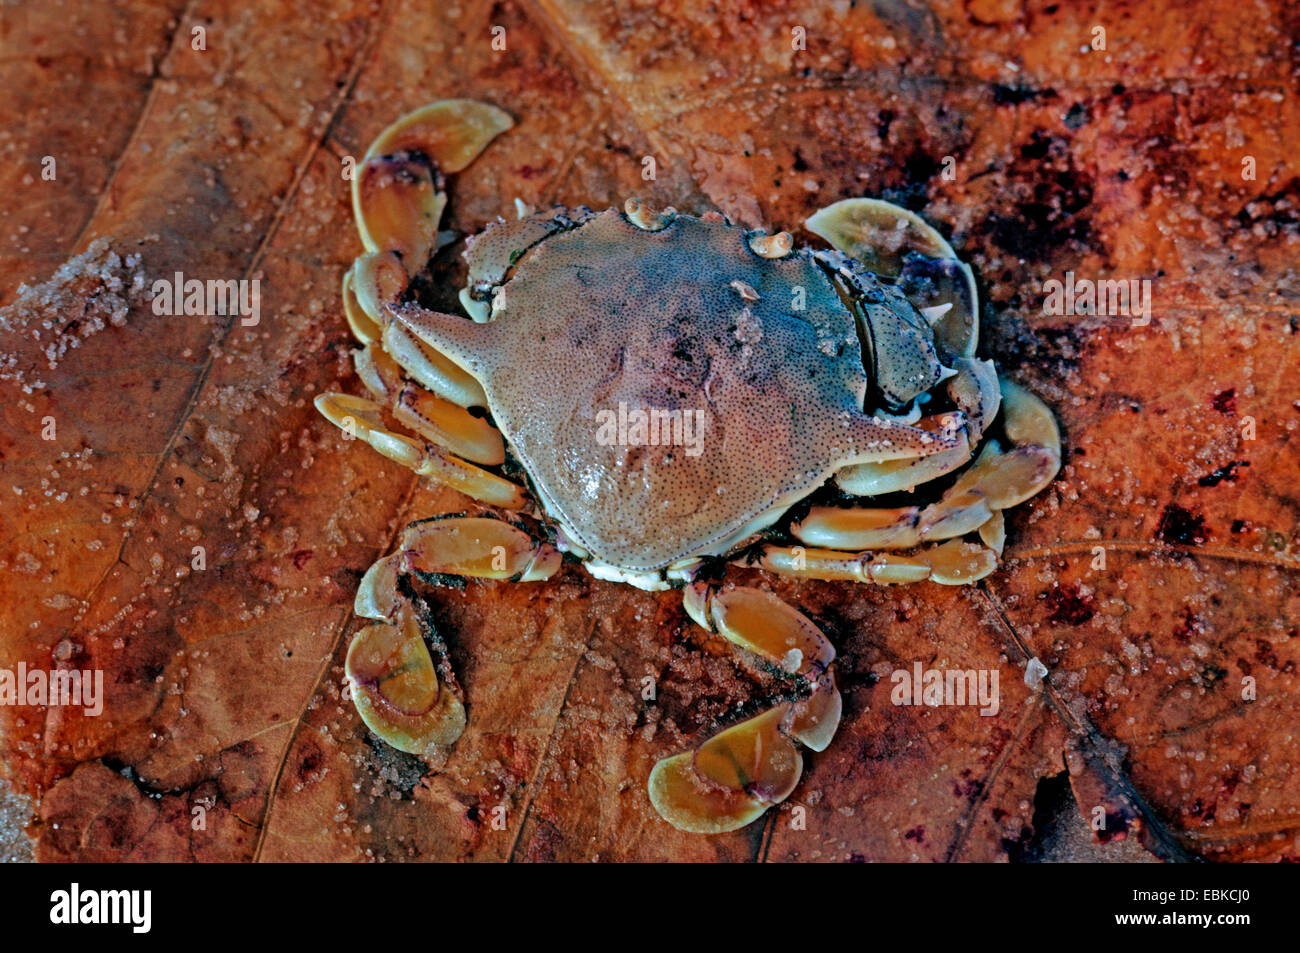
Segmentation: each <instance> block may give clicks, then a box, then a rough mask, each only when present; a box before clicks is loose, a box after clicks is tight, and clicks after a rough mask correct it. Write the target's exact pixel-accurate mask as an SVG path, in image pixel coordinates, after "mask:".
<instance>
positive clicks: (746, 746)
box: [649, 583, 841, 834]
mask: <svg viewBox="0 0 1300 953" xmlns="http://www.w3.org/2000/svg"><path fill="white" fill-rule="evenodd" d="M683 602H684V605H685V608H686V612H687V614H688V615H690V617H691V618H692V619H694V620H695V621H696V622H697V623H699V624H700V625H701V626H703V627H704V628H705V629H707V630H708V631H710V632H713V633H717V634H721V635H722V636H723V637H725V638H726V639H727V640H728V641H730V642H731V643H732V644H734V645H736V646H738V647H740V648H741V649H743V650H745V651H746V652H749V653H752V654H753V655H755V656H757V657H758V658H760V659H762V660H763V661H764V662H766V663H767V664H769V665H771V666H773V667H775V668H778V669H779V670H781V671H783V672H784V673H785V674H786V675H788V676H790V677H792V678H794V679H795V680H796V681H797V682H798V683H799V684H800V687H801V691H800V694H801V695H802V696H803V697H802V698H801V699H800V700H799V701H794V702H784V703H782V704H779V705H777V706H776V707H774V708H771V709H769V710H768V711H765V712H763V713H762V714H759V715H755V716H754V717H752V718H748V719H746V720H745V721H742V722H740V723H739V724H736V725H733V726H732V727H730V728H727V729H726V730H724V731H721V732H719V733H718V734H716V735H714V736H713V737H711V738H709V739H708V740H706V741H705V742H703V743H702V744H701V745H700V746H699V747H698V748H696V749H695V750H694V751H687V752H684V753H682V754H678V755H672V756H670V757H667V758H664V759H662V760H661V761H659V763H658V764H656V765H655V766H654V769H653V770H652V771H651V772H650V782H649V793H650V801H651V803H652V804H654V806H655V810H657V811H658V812H659V814H660V816H661V817H663V818H664V820H666V821H668V822H669V823H670V824H672V825H673V826H674V827H676V828H678V829H679V830H683V831H688V832H693V833H706V834H719V833H723V832H725V831H733V830H736V829H737V828H740V827H744V826H745V825H746V824H749V823H751V822H752V821H754V820H755V819H756V818H758V817H759V816H760V815H761V814H762V813H763V812H764V811H766V810H767V809H768V808H769V807H772V806H773V805H775V804H779V803H781V802H782V801H784V800H785V799H786V798H787V797H789V796H790V792H791V791H793V790H794V788H795V785H797V784H798V783H799V777H800V775H801V774H802V773H803V758H802V756H801V755H800V754H799V748H798V747H797V745H796V744H795V742H799V743H801V744H803V745H805V746H806V747H808V748H811V749H812V750H814V751H823V750H825V749H826V746H827V745H829V744H830V742H831V738H832V737H833V736H834V734H835V729H836V728H837V727H838V726H839V722H840V712H841V702H840V694H839V692H838V691H837V690H836V688H835V678H834V675H833V674H832V671H831V664H832V662H833V661H834V659H835V649H834V647H833V646H832V645H831V643H830V641H829V640H828V639H827V638H826V636H824V635H823V634H822V632H821V630H820V629H818V628H817V626H815V625H813V623H812V622H811V621H809V619H808V618H807V617H806V616H804V615H803V614H802V613H800V612H797V611H796V610H795V609H793V608H791V607H790V606H789V605H787V604H786V603H785V602H783V601H782V600H781V599H779V598H777V597H776V596H774V595H772V594H771V593H768V592H764V591H762V590H761V589H752V588H748V587H739V586H738V587H735V588H730V589H726V590H721V591H720V590H718V589H716V588H714V587H713V586H711V585H709V584H707V583H693V584H692V585H690V586H688V587H687V589H686V593H685V598H684V600H683Z"/></svg>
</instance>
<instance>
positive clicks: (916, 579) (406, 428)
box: [316, 99, 1060, 833]
mask: <svg viewBox="0 0 1300 953" xmlns="http://www.w3.org/2000/svg"><path fill="white" fill-rule="evenodd" d="M512 124H513V123H512V120H511V117H510V116H509V115H508V114H507V113H505V112H504V111H502V110H501V109H499V108H497V107H495V106H492V105H489V104H486V103H482V102H477V101H473V100H464V99H457V100H444V101H440V102H436V103H433V104H431V105H428V106H426V107H424V108H422V109H419V110H417V111H415V112H413V113H411V114H409V115H407V116H405V117H403V118H402V119H400V120H398V121H397V122H395V123H394V124H393V125H391V126H389V127H388V128H387V129H386V130H384V131H383V133H381V134H380V136H379V137H378V138H377V139H376V140H375V142H374V144H373V145H372V146H371V147H370V149H369V151H368V152H367V153H366V156H365V158H364V160H363V161H362V163H361V164H360V165H359V166H358V168H357V172H356V175H355V177H354V179H353V183H352V185H353V190H352V200H353V209H354V213H355V216H356V221H357V226H358V229H359V231H360V234H361V239H362V242H363V244H364V245H365V249H366V252H365V254H363V255H362V256H361V257H360V258H358V259H357V260H356V262H355V264H354V265H353V266H352V268H351V269H350V270H349V271H348V272H347V274H346V276H345V277H344V280H343V289H342V290H343V301H344V310H345V313H346V315H347V319H348V323H349V325H350V327H351V329H352V331H353V333H354V334H355V336H356V338H357V340H358V341H359V342H360V347H359V348H358V349H357V350H356V351H355V352H354V359H355V369H356V373H357V376H358V377H359V378H360V380H361V382H362V383H363V384H364V386H365V387H366V389H367V390H368V391H369V392H370V396H369V397H363V396H357V395H352V394H345V393H327V394H322V395H320V396H319V397H318V398H317V399H316V406H317V408H318V409H319V410H320V412H321V413H322V414H323V415H324V416H325V417H327V418H328V419H329V420H330V421H332V422H333V423H335V424H336V425H338V426H339V427H341V428H343V429H344V430H345V431H346V432H347V433H348V434H349V435H350V436H352V437H357V438H361V439H364V440H365V441H367V442H368V443H369V444H370V445H371V446H372V447H373V448H374V449H375V450H377V451H379V452H380V453H382V454H383V455H385V456H386V457H389V458H391V459H392V460H395V461H397V462H399V463H401V464H404V465H405V466H407V467H410V468H411V469H412V470H414V471H415V472H416V473H418V474H420V475H422V476H424V477H426V478H428V479H429V480H432V481H436V482H438V483H441V484H444V485H446V486H448V487H451V488H453V489H455V490H457V491H459V492H460V493H462V494H464V495H465V496H467V497H470V498H471V499H472V500H474V501H476V506H477V509H476V510H475V511H474V512H475V513H476V515H465V514H462V515H455V516H446V517H434V518H432V519H425V520H419V521H417V522H414V523H411V524H410V525H408V526H406V527H405V528H404V529H403V530H402V531H401V533H400V538H399V542H398V545H397V547H396V549H395V551H394V552H392V553H391V554H389V555H386V556H384V557H383V558H381V559H379V560H378V562H376V563H375V564H374V565H373V566H371V567H370V569H369V570H368V571H367V572H366V574H365V576H364V577H363V579H362V582H361V584H360V587H359V589H358V591H357V594H356V600H355V610H356V613H357V614H358V615H359V616H361V617H363V618H364V619H367V620H370V624H368V625H366V626H365V627H363V628H361V629H360V630H359V631H358V632H357V633H356V634H355V636H354V637H353V639H352V642H351V644H350V646H349V648H348V652H347V658H346V664H345V668H346V675H347V680H348V683H349V685H350V689H351V695H352V698H353V701H354V703H355V705H356V708H357V710H358V712H359V714H360V716H361V718H362V719H363V721H364V722H365V724H366V725H367V726H368V727H369V728H370V729H371V730H372V731H373V732H374V734H375V735H377V736H378V737H379V738H380V739H382V741H383V742H385V743H387V744H389V745H392V746H393V747H395V748H398V749H400V750H402V751H406V752H410V753H413V754H416V755H420V756H423V757H425V758H426V759H429V760H434V759H436V758H437V757H438V755H439V754H440V753H444V752H445V750H446V749H447V747H448V746H450V745H452V744H453V743H454V742H455V741H456V739H457V738H458V737H459V735H460V734H461V732H462V731H463V729H464V727H465V724H466V710H465V704H464V694H463V691H462V689H461V688H460V686H459V684H458V683H457V681H456V678H455V674H454V672H453V671H452V670H451V666H450V665H449V663H448V661H447V659H446V653H445V651H443V648H444V643H442V642H441V640H440V639H439V638H438V636H437V635H436V633H435V632H434V631H433V628H432V625H431V623H430V622H429V621H428V613H427V610H426V608H425V607H424V606H423V603H422V597H420V596H419V595H417V593H416V590H415V588H414V586H413V585H412V583H413V582H414V581H417V580H420V581H423V582H425V583H432V584H448V583H454V584H463V580H464V579H466V578H477V579H485V580H508V581H511V582H517V583H528V582H534V581H540V580H545V579H547V578H549V577H551V576H552V575H554V574H555V573H556V572H558V571H559V570H560V569H561V566H562V564H563V563H565V562H566V561H568V562H574V561H576V562H580V563H581V564H582V565H583V566H585V568H586V571H587V572H589V573H590V574H591V575H592V576H594V577H596V578H598V579H603V580H612V581H617V582H622V583H627V584H631V585H633V586H638V587H640V588H643V589H651V590H654V589H668V588H675V589H678V590H680V591H681V593H682V604H683V609H684V611H685V613H686V614H687V615H688V616H689V617H690V619H692V620H693V621H694V622H695V623H697V624H698V625H700V626H702V627H703V628H704V629H705V630H707V631H708V632H709V633H712V634H714V635H720V636H722V637H723V638H725V639H726V640H727V641H728V642H729V643H730V644H731V645H732V646H734V647H735V650H736V651H737V652H738V653H740V654H741V656H742V657H743V658H744V659H745V660H746V661H747V662H749V663H751V664H754V665H757V666H765V667H767V668H768V669H769V670H770V671H771V672H772V673H774V675H776V676H777V677H779V678H781V679H784V680H785V682H784V684H787V685H789V686H792V687H791V688H790V690H789V691H787V692H786V693H785V695H784V696H783V698H784V699H785V700H783V701H780V702H778V703H776V704H774V705H772V706H771V707H769V708H767V709H766V710H763V711H761V712H760V713H759V714H757V715H754V716H752V717H748V718H745V719H743V720H740V721H739V722H738V723H736V724H733V725H731V726H730V727H727V728H725V729H724V730H722V731H720V732H718V733H716V734H713V735H712V736H711V737H708V738H705V739H702V740H701V741H700V743H699V744H698V745H696V747H695V748H694V749H693V750H687V751H684V752H678V753H669V754H667V755H666V756H665V757H664V758H663V759H662V760H660V761H659V762H658V763H657V764H656V765H655V767H654V768H653V770H652V771H651V773H650V776H649V780H648V786H647V793H648V797H649V800H650V802H651V803H652V804H653V806H654V808H655V809H656V810H657V811H658V813H659V815H660V816H661V817H662V818H663V819H664V820H666V821H667V822H668V823H670V824H672V825H674V826H675V827H677V828H679V829H681V830H684V831H693V832H700V833H719V832H724V831H729V830H734V829H737V828H739V827H742V826H744V825H746V824H749V823H751V822H753V821H754V820H756V819H757V818H758V817H760V816H761V815H762V814H763V813H764V812H765V811H767V810H768V809H769V808H771V807H773V806H774V805H776V804H779V803H781V802H782V801H783V800H784V799H785V798H787V797H788V796H789V795H790V794H791V792H792V791H794V789H795V788H796V786H797V784H798V782H799V778H800V775H801V772H802V770H803V756H802V754H801V751H800V748H801V747H802V748H807V749H810V750H812V751H823V750H825V749H826V748H827V746H828V745H830V744H831V741H832V738H833V736H834V734H835V731H836V728H837V726H838V724H839V721H840V715H841V701H840V695H839V692H838V691H837V689H836V685H835V648H834V646H833V645H832V643H831V641H830V640H829V639H828V638H827V637H826V635H825V634H824V633H823V632H822V631H821V630H820V629H819V627H818V626H817V625H816V624H815V623H814V622H813V621H812V620H811V619H809V618H808V617H807V616H805V615H804V614H803V613H801V612H799V611H798V610H797V609H796V608H795V607H793V606H791V605H789V604H787V603H786V602H785V601H783V600H782V599H781V598H779V597H778V596H777V595H775V594H774V593H772V592H771V591H769V590H768V589H764V588H759V587H757V586H748V585H737V584H734V583H732V582H728V581H727V580H726V571H727V569H728V567H730V566H743V567H750V568H758V569H761V570H763V571H765V572H766V573H770V574H776V575H780V576H791V577H798V578H802V579H819V580H841V581H846V582H854V583H866V584H875V585H894V584H909V583H913V584H914V583H920V582H922V581H927V580H928V581H929V582H930V583H932V584H939V585H967V584H971V583H974V582H976V581H977V580H979V579H981V578H983V577H984V576H986V575H988V574H989V573H990V572H992V571H993V570H994V569H995V568H996V566H997V562H998V558H999V556H1000V555H1001V552H1002V548H1003V543H1004V539H1005V523H1004V519H1003V511H1005V510H1006V509H1008V508H1009V507H1012V506H1015V505H1016V504H1018V503H1021V502H1023V501H1025V500H1027V499H1029V498H1030V497H1032V496H1034V495H1035V494H1036V493H1038V492H1039V491H1041V490H1042V489H1043V488H1044V487H1045V486H1047V484H1048V483H1049V482H1050V481H1051V480H1052V478H1053V477H1054V476H1055V474H1056V472H1057V470H1058V469H1059V466H1060V436H1059V433H1058V431H1057V427H1056V423H1055V421H1054V418H1053V416H1052V414H1051V412H1050V411H1049V410H1048V408H1047V407H1046V406H1045V405H1044V404H1043V403H1042V402H1041V401H1040V400H1039V399H1038V398H1036V397H1035V396H1034V395H1033V394H1031V393H1029V392H1028V391H1026V390H1024V389H1023V388H1021V387H1019V386H1017V385H1016V384H1014V383H1012V382H1011V381H1009V380H1007V379H1005V378H1000V377H999V376H998V374H997V372H996V370H995V368H994V366H993V364H992V362H990V361H987V360H980V359H979V358H977V357H976V356H975V350H976V343H977V335H978V299H977V291H976V285H975V282H974V278H973V276H972V273H971V270H970V268H969V267H968V266H967V265H965V264H964V263H962V262H961V261H960V260H959V259H958V258H957V255H956V253H955V252H954V251H953V249H952V247H951V246H950V245H949V244H948V242H947V241H945V240H944V238H943V237H942V236H941V235H940V234H939V233H938V232H937V231H936V230H935V229H933V228H932V227H931V226H929V225H928V224H926V223H925V222H924V221H922V220H921V219H920V218H919V217H918V216H916V215H915V214H914V213H912V212H910V211H908V210H905V209H902V208H899V207H897V206H895V205H892V204H890V203H888V202H884V201H881V200H877V199H870V198H850V199H846V200H843V201H840V202H837V203H835V204H833V205H831V206H829V207H827V208H824V209H822V210H821V211H819V212H817V213H816V214H815V215H813V216H812V217H811V218H809V219H808V221H807V222H806V227H807V229H808V230H809V231H810V232H811V233H813V234H814V235H817V236H819V237H820V238H822V239H824V240H825V241H826V242H827V243H828V245H829V246H830V247H828V248H820V249H813V248H796V247H795V245H794V242H793V239H792V238H791V235H790V234H789V233H788V232H780V233H778V234H775V235H768V234H765V233H764V232H762V231H749V230H746V229H744V228H742V227H739V226H737V225H734V224H732V222H731V221H730V220H728V219H727V218H726V217H725V216H723V215H722V214H720V213H718V212H716V211H708V212H705V213H704V214H701V215H699V216H698V217H696V216H693V215H689V214H683V213H678V212H677V211H675V210H674V209H671V208H668V209H664V210H663V211H655V210H654V209H651V208H650V207H648V206H647V205H645V204H642V203H641V202H639V201H637V200H635V199H629V200H628V201H627V203H626V205H625V206H624V207H623V208H622V209H621V210H620V209H614V208H610V209H606V210H604V211H599V212H597V211H592V210H591V209H588V208H585V207H582V208H576V209H568V208H563V207H557V208H555V209H552V210H550V211H546V212H541V213H538V212H534V211H532V210H530V209H528V208H527V207H526V206H522V203H518V202H517V204H518V205H519V209H518V212H519V215H518V218H517V220H513V221H508V222H507V221H505V220H500V221H498V222H496V223H494V224H491V225H489V226H488V227H487V228H486V229H485V230H484V231H483V232H481V233H480V234H478V235H475V236H471V237H469V238H468V239H467V242H466V249H465V251H464V258H465V261H466V264H467V266H468V276H469V278H468V284H467V287H465V288H464V289H462V290H461V291H460V301H461V303H462V305H463V307H464V310H465V312H466V316H461V315H452V314H445V313H440V312H435V311H431V310H428V309H426V308H424V307H422V306H421V305H420V304H419V303H418V301H417V300H416V298H417V295H416V294H415V290H416V286H417V285H418V284H419V282H418V281H417V280H416V279H417V278H420V276H421V275H422V273H423V272H425V270H426V269H427V267H428V263H429V260H430V258H431V255H432V254H433V252H435V251H436V250H437V247H438V246H439V240H440V235H439V232H438V225H439V221H440V219H441V216H442V212H443V209H444V207H445V205H446V201H447V199H446V192H445V180H444V174H453V173H455V172H458V171H460V170H461V169H463V168H465V167H466V166H467V165H468V164H469V163H470V162H472V161H473V160H474V159H475V157H477V156H478V155H479V154H480V153H481V152H482V151H483V149H485V148H486V147H487V146H488V144H489V143H490V142H491V141H492V140H493V139H494V138H495V137H496V136H497V135H499V134H500V133H502V132H504V131H506V130H507V129H509V128H510V127H511V126H512ZM931 487H934V488H935V489H932V490H931V489H930V488H931ZM927 490H928V492H927ZM918 491H919V492H918ZM880 498H883V499H880ZM881 502H883V503H885V504H888V505H880V503H881ZM873 503H874V504H875V505H873ZM431 646H432V650H431ZM435 658H436V661H435Z"/></svg>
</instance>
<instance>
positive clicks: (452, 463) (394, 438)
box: [315, 394, 528, 510]
mask: <svg viewBox="0 0 1300 953" xmlns="http://www.w3.org/2000/svg"><path fill="white" fill-rule="evenodd" d="M399 400H400V398H399ZM432 400H437V398H434V397H432V396H431V395H428V394H425V395H424V402H421V399H420V398H419V397H418V395H417V397H413V398H411V399H410V401H411V409H410V411H409V413H410V419H412V420H419V421H420V423H421V428H422V430H424V431H427V432H429V433H435V432H436V434H437V436H438V437H439V438H440V439H439V442H440V443H443V444H453V445H454V446H453V449H454V448H455V447H463V448H466V449H468V450H469V451H471V452H473V453H475V454H480V455H483V456H485V455H486V453H487V450H488V449H489V448H490V447H491V446H492V444H491V438H489V437H488V436H487V432H488V431H491V433H492V434H496V431H494V430H492V429H491V428H490V427H488V426H487V424H486V423H484V422H483V421H480V420H478V418H475V417H470V416H469V415H468V414H466V415H465V417H466V418H467V419H468V420H471V421H474V422H475V424H481V425H482V426H483V427H485V428H487V429H486V430H484V431H478V430H476V429H472V430H467V431H457V430H456V429H455V428H456V427H457V426H459V425H460V424H461V423H463V420H462V419H461V418H459V417H456V418H451V419H450V421H449V420H448V419H446V418H441V419H440V418H438V417H437V416H434V415H433V414H428V415H427V419H425V418H423V417H420V416H419V415H420V414H424V413H425V411H427V410H428V405H427V401H432ZM315 403H316V409H317V410H319V411H320V412H321V414H323V415H324V416H325V417H326V418H327V419H328V420H329V421H330V422H331V423H333V424H334V425H335V426H337V427H340V428H341V429H343V430H344V431H346V432H347V433H349V434H351V435H352V436H354V437H360V438H361V439H363V440H365V441H366V442H367V443H369V444H370V445H371V446H372V447H374V448H375V449H376V450H378V451H379V452H380V453H382V454H383V455H384V456H386V457H388V458H389V459H390V460H395V461H397V462H398V463H400V464H402V465H403V466H406V467H409V468H410V469H412V470H414V471H415V472H416V473H418V474H420V475H421V476H426V477H429V478H430V479H432V480H434V481H436V482H438V483H443V484H446V485H447V486H449V487H451V488H452V489H453V490H458V491H460V492H461V493H464V494H465V495H466V496H469V497H473V498H474V499H476V500H478V501H480V502H482V503H487V504H489V505H490V506H499V507H502V508H503V509H510V510H520V509H523V508H524V507H526V506H527V505H528V497H527V495H526V494H525V493H524V489H523V487H521V486H519V485H518V484H516V483H511V482H510V481H509V480H506V479H504V478H502V477H499V476H497V475H496V474H494V473H489V472H488V471H486V470H483V469H480V468H479V467H476V466H474V465H473V464H471V463H467V462H466V461H465V460H464V459H462V458H461V457H460V456H458V455H456V454H455V453H449V452H447V451H444V450H442V449H441V448H440V447H437V446H434V445H433V444H429V443H423V442H420V441H417V440H415V439H414V438H412V437H408V436H406V435H404V434H399V433H395V432H394V431H392V430H389V429H388V428H387V427H386V426H385V425H384V422H383V419H382V417H381V411H382V409H383V408H382V405H380V404H377V403H376V402H375V401H373V400H369V399H368V398H365V397H356V396H353V395H351V394H320V395H318V396H317V397H316V401H315ZM449 408H450V409H452V410H459V408H455V407H453V406H452V405H450V404H447V405H446V406H445V407H439V408H437V409H438V410H439V411H443V410H447V409H449ZM399 411H402V407H398V408H397V409H396V410H395V411H394V415H395V416H399V417H400V416H401V414H400V413H399ZM461 413H463V411H461ZM496 439H497V440H500V435H499V434H497V436H496ZM502 454H503V458H504V451H502ZM482 462H487V461H486V460H483V461H482ZM498 462H499V461H498Z"/></svg>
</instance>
